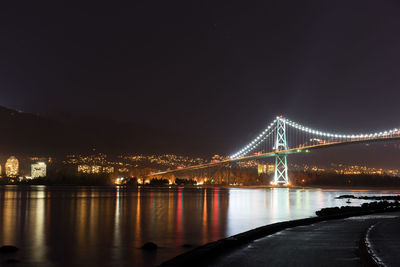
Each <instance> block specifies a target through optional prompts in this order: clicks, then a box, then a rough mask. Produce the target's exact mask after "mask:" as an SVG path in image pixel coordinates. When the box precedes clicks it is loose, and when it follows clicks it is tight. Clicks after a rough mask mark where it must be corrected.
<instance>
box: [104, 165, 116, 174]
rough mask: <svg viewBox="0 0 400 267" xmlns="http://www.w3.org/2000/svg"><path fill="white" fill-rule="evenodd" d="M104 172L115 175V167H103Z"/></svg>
mask: <svg viewBox="0 0 400 267" xmlns="http://www.w3.org/2000/svg"><path fill="white" fill-rule="evenodd" d="M103 172H104V173H113V172H114V167H110V166H107V167H103Z"/></svg>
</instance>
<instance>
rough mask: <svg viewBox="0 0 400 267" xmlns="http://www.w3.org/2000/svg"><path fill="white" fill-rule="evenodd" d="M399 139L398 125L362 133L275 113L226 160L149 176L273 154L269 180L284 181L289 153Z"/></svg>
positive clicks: (282, 182) (159, 173)
mask: <svg viewBox="0 0 400 267" xmlns="http://www.w3.org/2000/svg"><path fill="white" fill-rule="evenodd" d="M399 139H400V129H398V128H394V129H390V130H386V131H380V132H374V133H365V134H338V133H330V132H326V131H320V130H316V129H312V128H310V127H306V126H304V125H302V124H299V123H296V122H294V121H291V120H289V119H287V118H285V117H284V116H278V117H276V118H275V119H274V120H273V121H272V122H271V123H270V124H269V125H268V127H267V128H266V129H265V130H264V131H263V132H261V133H260V134H259V135H258V136H257V137H256V138H255V139H254V140H252V141H251V142H249V143H248V144H247V145H246V146H244V147H243V148H242V149H241V150H239V151H237V152H236V153H234V154H232V155H231V156H229V158H228V159H226V160H220V161H215V162H211V163H207V164H200V165H193V166H188V167H184V168H183V167H180V168H177V169H173V170H168V171H163V172H155V173H152V174H150V175H149V177H152V176H153V177H154V176H162V175H165V174H173V173H177V172H182V171H190V170H199V169H205V168H211V167H215V166H218V165H223V164H229V163H234V162H238V161H246V160H255V159H262V158H267V157H275V171H274V179H273V182H272V184H275V185H288V184H289V177H288V163H287V157H288V155H290V154H294V153H307V152H310V151H311V150H315V149H322V148H328V147H333V146H340V145H349V144H357V143H372V142H381V141H391V140H399Z"/></svg>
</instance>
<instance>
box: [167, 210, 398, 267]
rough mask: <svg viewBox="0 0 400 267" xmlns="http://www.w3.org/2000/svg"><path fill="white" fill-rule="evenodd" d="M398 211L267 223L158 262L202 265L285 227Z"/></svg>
mask: <svg viewBox="0 0 400 267" xmlns="http://www.w3.org/2000/svg"><path fill="white" fill-rule="evenodd" d="M398 211H399V209H396V210H371V211H356V212H348V213H342V214H336V215H328V216H314V217H309V218H304V219H298V220H290V221H284V222H278V223H273V224H268V225H264V226H261V227H258V228H255V229H252V230H249V231H246V232H242V233H239V234H236V235H233V236H230V237H227V238H222V239H220V240H217V241H214V242H210V243H206V244H204V245H201V246H199V247H197V248H194V249H192V250H190V251H187V252H184V253H182V254H179V255H177V256H175V257H173V258H171V259H169V260H167V261H164V262H162V263H161V264H160V266H164V267H166V266H203V265H204V264H207V262H210V261H212V260H214V259H216V258H218V257H220V256H222V255H224V254H226V253H228V252H230V251H232V250H234V249H236V248H239V247H241V246H244V245H246V244H248V243H250V242H253V241H254V240H257V239H260V238H264V237H267V236H269V235H272V234H275V233H277V232H280V231H283V230H285V229H289V228H293V227H297V226H304V225H310V224H313V223H319V222H323V221H330V220H337V219H345V218H349V217H355V216H365V215H371V214H379V213H391V212H398Z"/></svg>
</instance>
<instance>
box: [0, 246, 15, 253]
mask: <svg viewBox="0 0 400 267" xmlns="http://www.w3.org/2000/svg"><path fill="white" fill-rule="evenodd" d="M17 251H18V248H17V247H15V246H2V247H0V253H15V252H17Z"/></svg>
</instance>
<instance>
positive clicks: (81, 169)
mask: <svg viewBox="0 0 400 267" xmlns="http://www.w3.org/2000/svg"><path fill="white" fill-rule="evenodd" d="M91 171H92V168H91V167H90V166H89V165H78V172H81V173H90V172H91Z"/></svg>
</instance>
